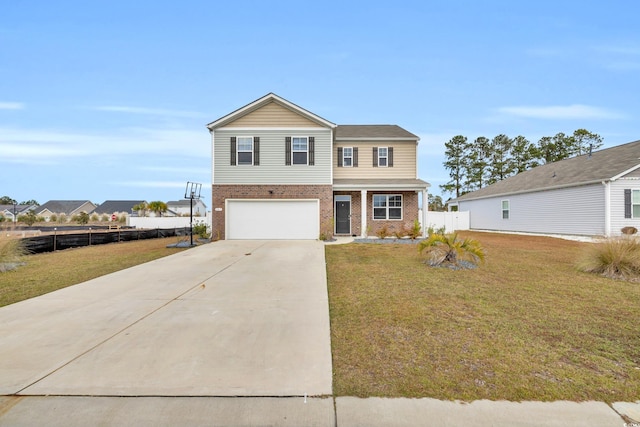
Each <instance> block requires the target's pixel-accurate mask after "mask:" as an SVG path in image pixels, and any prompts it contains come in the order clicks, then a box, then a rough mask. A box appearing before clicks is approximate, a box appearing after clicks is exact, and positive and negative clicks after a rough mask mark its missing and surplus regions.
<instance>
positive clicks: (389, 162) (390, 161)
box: [387, 147, 393, 168]
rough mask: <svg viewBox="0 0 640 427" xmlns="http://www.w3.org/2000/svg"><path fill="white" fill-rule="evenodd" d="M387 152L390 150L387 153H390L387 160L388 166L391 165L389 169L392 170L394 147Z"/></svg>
mask: <svg viewBox="0 0 640 427" xmlns="http://www.w3.org/2000/svg"><path fill="white" fill-rule="evenodd" d="M387 150H388V151H387V152H388V153H389V154H388V156H389V157H388V158H387V165H389V167H390V168H392V167H393V147H389V148H388V149H387Z"/></svg>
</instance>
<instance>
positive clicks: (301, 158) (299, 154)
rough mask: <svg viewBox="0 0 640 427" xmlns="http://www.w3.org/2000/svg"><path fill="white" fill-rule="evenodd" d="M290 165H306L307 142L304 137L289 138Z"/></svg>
mask: <svg viewBox="0 0 640 427" xmlns="http://www.w3.org/2000/svg"><path fill="white" fill-rule="evenodd" d="M291 149H292V154H291V155H292V159H291V161H292V163H293V164H294V165H306V164H308V154H309V140H308V139H307V137H306V136H294V137H293V138H291Z"/></svg>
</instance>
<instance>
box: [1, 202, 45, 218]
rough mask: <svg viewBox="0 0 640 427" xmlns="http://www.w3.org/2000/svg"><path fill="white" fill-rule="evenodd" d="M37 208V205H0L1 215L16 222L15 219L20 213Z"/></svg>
mask: <svg viewBox="0 0 640 427" xmlns="http://www.w3.org/2000/svg"><path fill="white" fill-rule="evenodd" d="M37 208H38V207H37V206H36V205H15V206H14V205H0V217H3V218H4V220H5V221H8V222H15V219H16V218H17V217H19V216H20V215H24V214H26V213H27V212H29V211H30V210H32V209H34V210H35V209H37ZM14 214H15V215H14Z"/></svg>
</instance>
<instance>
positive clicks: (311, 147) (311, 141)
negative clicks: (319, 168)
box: [309, 136, 316, 166]
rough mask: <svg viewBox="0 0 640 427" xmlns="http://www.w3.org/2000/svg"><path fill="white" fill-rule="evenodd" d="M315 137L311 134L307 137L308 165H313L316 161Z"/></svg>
mask: <svg viewBox="0 0 640 427" xmlns="http://www.w3.org/2000/svg"><path fill="white" fill-rule="evenodd" d="M315 148H316V139H315V138H314V137H313V136H310V137H309V166H313V165H315V163H316V152H315Z"/></svg>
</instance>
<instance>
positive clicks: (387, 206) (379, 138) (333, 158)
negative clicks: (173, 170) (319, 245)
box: [207, 93, 429, 239]
mask: <svg viewBox="0 0 640 427" xmlns="http://www.w3.org/2000/svg"><path fill="white" fill-rule="evenodd" d="M207 127H208V129H209V131H210V133H211V137H212V145H213V150H212V153H213V176H212V184H213V188H212V214H213V218H212V222H213V231H214V233H219V235H220V237H221V238H223V239H317V238H319V237H321V236H326V237H329V236H331V235H333V234H336V235H349V236H351V235H355V236H366V235H374V234H375V233H376V232H377V230H378V229H379V228H380V227H383V226H386V227H387V228H388V229H389V230H390V232H393V231H394V230H397V229H399V228H401V227H410V226H411V225H412V224H413V222H414V221H415V220H416V219H419V218H418V200H419V195H420V194H422V198H423V200H425V201H426V200H427V190H428V188H429V184H428V183H427V182H425V181H422V180H420V179H418V170H417V147H418V141H419V138H418V137H417V136H416V135H414V134H412V133H410V132H408V131H406V130H404V129H402V128H400V127H398V126H395V125H336V124H334V123H332V122H330V121H328V120H326V119H324V118H322V117H320V116H318V115H316V114H314V113H312V112H310V111H307V110H305V109H303V108H301V107H299V106H297V105H295V104H293V103H291V102H289V101H287V100H285V99H283V98H281V97H279V96H277V95H275V94H273V93H270V94H267V95H265V96H264V97H262V98H260V99H258V100H256V101H254V102H252V103H250V104H248V105H246V106H244V107H242V108H240V109H238V110H236V111H234V112H232V113H230V114H228V115H226V116H224V117H221V118H220V119H218V120H216V121H214V122H212V123H210V124H208V125H207ZM425 206H426V203H425ZM425 222H426V221H424V220H423V221H422V224H424V223H425Z"/></svg>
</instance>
